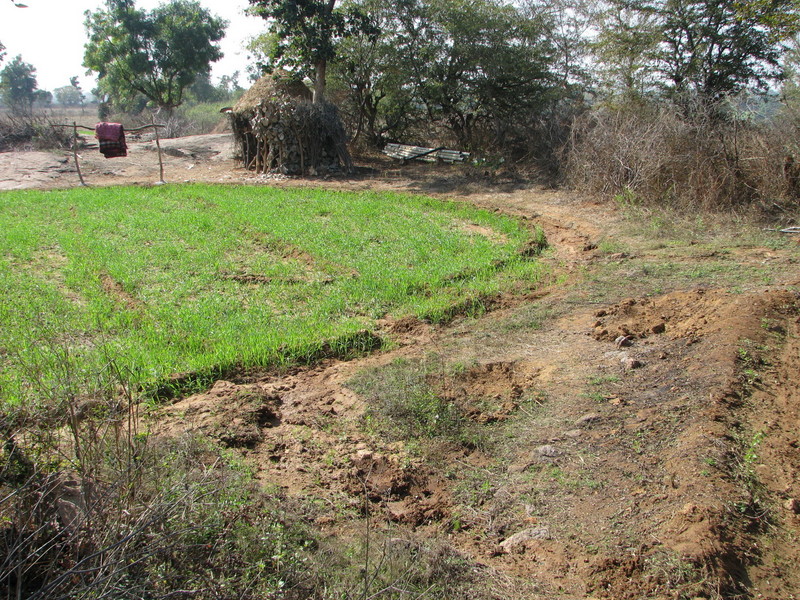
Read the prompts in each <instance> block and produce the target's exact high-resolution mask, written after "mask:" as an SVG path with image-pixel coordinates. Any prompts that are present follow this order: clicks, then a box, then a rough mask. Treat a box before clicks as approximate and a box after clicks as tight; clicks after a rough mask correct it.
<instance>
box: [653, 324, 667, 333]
mask: <svg viewBox="0 0 800 600" xmlns="http://www.w3.org/2000/svg"><path fill="white" fill-rule="evenodd" d="M666 330H667V325H666V323H656V324H655V325H653V326H652V327H651V328H650V331H652V332H653V333H664V332H665V331H666Z"/></svg>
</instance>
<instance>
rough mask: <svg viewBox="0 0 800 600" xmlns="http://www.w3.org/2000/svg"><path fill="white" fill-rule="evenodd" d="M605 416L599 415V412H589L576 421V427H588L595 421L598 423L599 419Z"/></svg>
mask: <svg viewBox="0 0 800 600" xmlns="http://www.w3.org/2000/svg"><path fill="white" fill-rule="evenodd" d="M602 418H603V417H601V416H600V415H598V414H597V413H589V414H588V415H583V416H582V417H581V418H580V419H578V420H577V421H575V426H576V427H588V426H589V425H592V424H593V423H597V422H598V421H600V420H602Z"/></svg>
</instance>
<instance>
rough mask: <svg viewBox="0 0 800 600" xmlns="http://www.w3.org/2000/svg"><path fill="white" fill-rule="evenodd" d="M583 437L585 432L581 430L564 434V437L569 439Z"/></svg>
mask: <svg viewBox="0 0 800 600" xmlns="http://www.w3.org/2000/svg"><path fill="white" fill-rule="evenodd" d="M582 435H583V431H581V430H580V429H570V430H569V431H565V432H564V436H566V437H568V438H579V437H581V436H582Z"/></svg>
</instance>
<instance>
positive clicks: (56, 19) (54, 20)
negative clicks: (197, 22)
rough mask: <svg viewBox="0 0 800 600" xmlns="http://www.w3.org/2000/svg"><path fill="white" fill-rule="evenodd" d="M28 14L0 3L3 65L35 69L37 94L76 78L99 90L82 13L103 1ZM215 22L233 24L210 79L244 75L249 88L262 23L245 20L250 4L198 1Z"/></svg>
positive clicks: (155, 0)
mask: <svg viewBox="0 0 800 600" xmlns="http://www.w3.org/2000/svg"><path fill="white" fill-rule="evenodd" d="M18 1H21V2H24V3H25V4H27V5H28V8H16V7H15V6H14V5H13V3H12V2H11V1H10V0H0V42H2V43H3V45H4V46H5V47H6V58H5V61H4V63H3V65H5V64H7V63H8V61H10V60H11V59H13V58H14V57H15V56H17V55H18V54H21V55H22V60H24V61H25V62H27V63H29V64H31V65H33V66H34V68H35V69H36V80H37V82H38V84H39V89H43V90H49V91H51V92H52V91H53V90H54V89H55V88H58V87H62V86H65V85H69V78H70V77H72V76H74V75H78V76H79V78H80V81H81V87H82V88H83V90H84V92H88V91H89V90H91V89H92V88H94V87H95V86H96V84H97V81H96V78H95V74H92V75H90V76H86V75H85V73H86V69H85V68H84V67H83V66H81V63H83V46H84V44H85V43H86V41H87V36H86V30H85V29H84V27H83V21H84V16H83V13H84V12H85V11H87V10H91V11H94V10H96V9H98V8H101V7H104V6H105V2H103V0H18ZM162 3H163V0H137V2H136V6H137V8H145V9H152V8H155V7H156V6H157V5H159V4H162ZM200 4H202V5H203V6H204V7H206V8H207V9H209V10H210V11H211V13H212V14H213V15H215V16H218V17H222V18H223V19H226V20H227V21H229V25H228V28H227V30H226V32H227V33H226V35H225V38H224V39H223V40H222V41H221V42H220V47H221V48H222V51H223V52H224V53H225V57H224V58H223V59H222V60H220V61H218V62H216V63H213V64H212V77H213V78H214V79H218V78H219V77H221V76H222V75H232V74H233V72H234V71H240V72H241V77H240V78H239V83H240V84H241V85H243V86H244V87H247V85H246V82H247V73H246V70H245V68H246V66H247V51H246V50H245V49H244V46H245V44H246V43H247V40H249V39H250V38H251V37H253V36H255V35H257V34H259V33H261V32H263V31H264V29H265V22H264V20H263V19H261V18H258V17H250V16H245V15H244V9H245V8H246V7H247V6H249V3H248V2H247V0H200Z"/></svg>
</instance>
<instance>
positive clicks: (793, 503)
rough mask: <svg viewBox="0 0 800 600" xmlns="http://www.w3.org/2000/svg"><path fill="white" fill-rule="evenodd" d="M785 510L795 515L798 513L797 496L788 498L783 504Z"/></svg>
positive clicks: (799, 505) (799, 510) (798, 501)
mask: <svg viewBox="0 0 800 600" xmlns="http://www.w3.org/2000/svg"><path fill="white" fill-rule="evenodd" d="M784 506H785V507H786V510H788V511H789V512H792V513H794V514H796V515H800V500H798V499H797V498H789V499H788V500H787V501H786V503H785V504H784Z"/></svg>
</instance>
